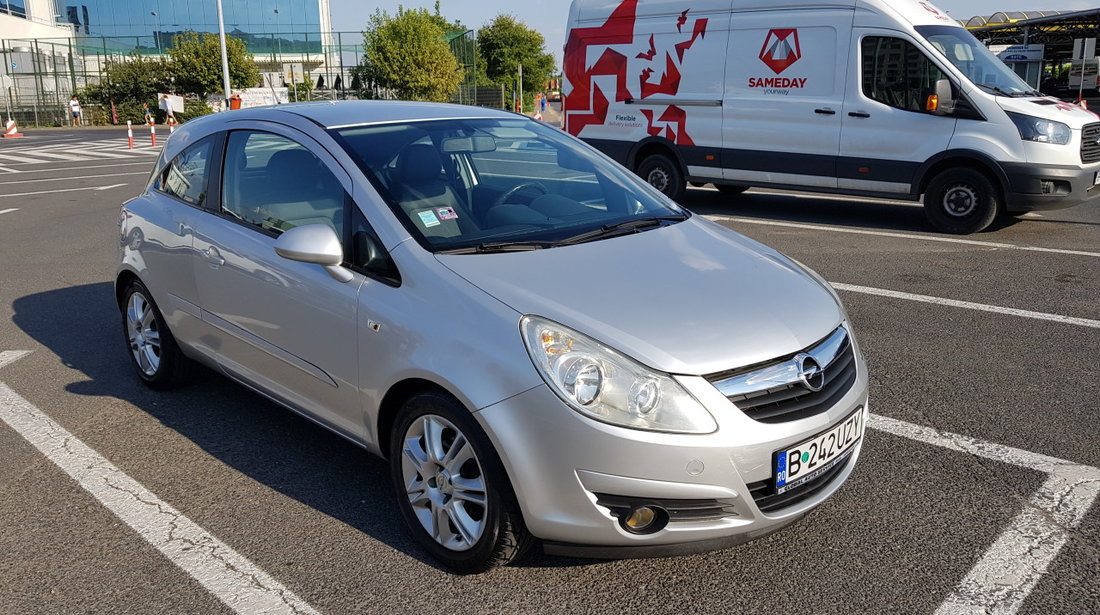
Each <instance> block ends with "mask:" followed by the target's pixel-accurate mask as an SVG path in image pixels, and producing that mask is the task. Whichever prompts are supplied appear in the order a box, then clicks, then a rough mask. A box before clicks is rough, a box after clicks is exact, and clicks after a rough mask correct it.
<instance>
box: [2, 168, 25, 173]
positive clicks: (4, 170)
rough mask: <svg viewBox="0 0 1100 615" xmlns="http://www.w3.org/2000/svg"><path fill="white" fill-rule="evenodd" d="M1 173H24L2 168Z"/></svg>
mask: <svg viewBox="0 0 1100 615" xmlns="http://www.w3.org/2000/svg"><path fill="white" fill-rule="evenodd" d="M0 172H3V173H22V171H20V170H18V169H12V168H9V167H0Z"/></svg>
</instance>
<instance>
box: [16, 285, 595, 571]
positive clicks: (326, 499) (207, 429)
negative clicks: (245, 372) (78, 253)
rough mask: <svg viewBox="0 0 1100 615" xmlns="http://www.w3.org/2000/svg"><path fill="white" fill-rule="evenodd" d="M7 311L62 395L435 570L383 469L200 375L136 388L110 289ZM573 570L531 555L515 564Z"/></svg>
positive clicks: (30, 299) (37, 297) (338, 441)
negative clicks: (54, 371)
mask: <svg viewBox="0 0 1100 615" xmlns="http://www.w3.org/2000/svg"><path fill="white" fill-rule="evenodd" d="M13 307H14V310H15V315H14V317H13V321H14V322H15V324H16V325H17V326H18V327H19V328H20V329H22V330H23V331H24V332H26V333H27V334H28V335H30V336H31V337H32V338H34V339H35V340H36V341H38V342H39V343H41V344H42V345H43V346H45V347H47V348H49V349H50V350H51V351H52V352H53V353H54V354H56V355H57V356H58V357H59V358H60V359H61V361H62V362H63V364H64V365H65V366H67V367H69V368H70V369H74V370H78V371H79V372H81V373H82V374H83V375H84V376H86V378H87V379H86V380H82V381H80V382H73V383H71V384H69V385H68V386H66V390H67V391H69V392H70V393H73V394H75V395H81V396H95V397H112V398H116V399H121V400H124V401H126V402H129V403H131V404H133V405H134V406H135V407H136V408H138V409H139V410H141V411H142V412H145V413H147V414H149V415H150V416H152V417H153V418H156V419H157V420H158V421H160V423H161V424H163V425H164V426H165V427H168V428H169V429H172V430H174V431H176V432H177V433H179V434H180V435H182V436H184V437H185V438H187V439H189V440H191V441H192V442H194V443H195V444H196V445H198V446H199V447H200V448H202V449H203V450H204V451H206V452H207V453H208V454H210V455H211V456H213V457H214V458H216V459H218V460H219V461H221V462H223V463H225V464H226V465H228V466H230V467H232V468H234V469H235V470H237V471H239V472H241V473H243V474H245V475H246V476H248V477H250V478H252V479H254V480H256V481H257V482H259V483H262V484H264V485H266V486H267V487H269V488H271V489H274V490H275V491H277V492H279V493H281V494H283V495H285V496H287V497H290V498H293V499H295V500H297V501H298V502H301V503H302V504H305V505H307V506H309V507H311V508H313V509H315V510H318V511H320V512H322V513H324V514H327V515H329V516H331V517H333V518H335V519H338V520H340V521H341V522H343V523H346V524H347V525H349V526H351V527H353V528H356V529H357V530H359V531H361V532H363V533H365V534H367V535H369V536H371V537H373V538H375V539H376V540H378V541H379V542H382V543H384V544H386V545H388V546H390V547H392V548H393V549H396V550H398V551H401V552H402V553H404V554H406V555H408V556H409V557H412V558H414V559H416V560H418V561H420V562H422V563H424V564H426V565H429V566H432V567H435V568H437V569H440V570H443V569H442V568H440V567H439V566H438V565H437V564H436V562H435V560H433V559H432V558H431V557H430V556H429V555H428V554H427V552H425V551H423V550H421V549H420V547H419V546H418V545H417V544H416V542H415V541H414V540H413V539H412V538H411V536H410V534H409V530H408V528H407V527H406V526H405V523H404V521H403V520H402V517H401V516H400V513H399V511H398V509H397V505H396V502H395V501H394V497H393V489H392V486H391V485H390V479H389V466H388V465H387V463H386V462H385V461H384V460H382V459H379V458H377V457H374V456H373V455H370V454H368V453H367V452H366V451H364V450H363V449H362V448H360V447H358V446H356V445H354V444H352V443H350V442H348V441H347V440H345V439H343V438H341V437H339V436H337V435H335V434H333V433H331V432H329V431H327V430H325V429H323V428H321V427H319V426H317V425H315V424H314V423H312V422H310V421H308V420H306V419H304V418H302V417H300V416H298V415H296V414H294V413H293V412H290V411H288V410H285V409H283V408H281V407H279V406H277V405H275V404H273V403H271V402H269V401H267V400H266V399H264V398H261V397H260V396H258V395H255V394H253V393H251V392H250V391H248V390H246V389H245V388H244V387H241V386H239V385H237V384H235V383H233V382H231V381H230V380H228V379H226V378H224V377H222V376H220V375H219V374H216V373H214V372H212V371H210V370H207V369H205V368H198V370H197V371H198V373H197V374H196V377H195V378H194V379H193V382H192V383H191V384H189V385H187V386H184V387H182V388H180V389H176V390H173V391H169V392H157V391H152V390H150V389H148V388H147V387H145V385H143V384H142V383H141V382H140V380H139V379H138V378H137V376H136V375H134V374H133V372H132V369H131V366H130V362H129V357H128V356H127V354H126V353H127V349H126V346H125V343H124V342H123V340H122V336H121V333H120V328H121V320H120V316H119V313H118V310H117V308H116V307H115V299H114V287H113V285H112V284H110V283H106V282H104V283H99V284H88V285H84V286H74V287H70V288H63V289H59V290H53V291H49V292H44V293H39V294H34V295H28V296H25V297H21V298H19V299H16V300H15V302H14V303H13ZM59 323H65V325H64V326H59ZM365 502H366V503H369V504H364V503H365ZM536 551H537V552H536ZM574 563H575V562H574V561H573V560H570V559H568V558H559V557H551V556H545V555H543V554H542V553H541V550H533V552H532V553H531V554H529V555H528V556H527V557H525V558H524V559H523V560H522V561H520V562H517V565H519V566H535V567H558V566H567V565H573V564H574Z"/></svg>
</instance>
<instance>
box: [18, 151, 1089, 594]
mask: <svg viewBox="0 0 1100 615" xmlns="http://www.w3.org/2000/svg"><path fill="white" fill-rule="evenodd" d="M156 153H157V151H156V150H155V149H154V148H152V147H151V146H150V145H149V144H148V143H147V142H144V143H141V144H139V146H138V149H137V150H134V151H131V150H128V149H127V147H126V138H125V133H124V131H123V132H115V131H90V130H89V131H77V130H73V131H57V132H43V133H38V134H37V135H35V134H31V135H28V137H27V138H25V139H22V140H18V141H14V142H11V141H5V142H3V143H0V418H2V419H3V420H2V421H0V460H2V463H0V524H2V526H3V527H4V528H5V529H4V531H3V532H0V553H3V554H4V556H3V557H0V613H93V612H95V613H104V612H110V613H151V612H158V613H218V612H227V613H228V612H234V611H236V612H241V613H249V612H261V611H263V612H320V613H394V612H411V611H416V612H449V613H605V612H609V611H616V612H632V613H681V612H682V613H736V612H762V611H769V612H802V613H882V612H899V613H933V612H937V611H938V612H941V613H956V612H958V613H964V612H965V613H985V612H1004V613H1012V612H1020V613H1086V612H1095V610H1096V605H1097V604H1100V505H1096V504H1095V499H1096V494H1097V492H1098V491H1100V470H1096V466H1100V459H1098V455H1097V453H1096V446H1097V442H1100V426H1098V425H1100V423H1098V421H1097V419H1096V416H1097V410H1098V406H1100V378H1098V376H1100V371H1098V369H1097V359H1096V354H1097V349H1100V301H1098V300H1097V298H1098V297H1100V204H1096V203H1095V202H1094V203H1090V204H1086V205H1084V206H1082V207H1078V208H1075V209H1069V210H1063V211H1054V212H1044V213H1041V214H1030V215H1027V216H1024V217H1022V218H1020V219H1009V220H1008V221H1002V222H999V223H997V224H995V225H994V227H993V228H992V229H990V230H989V231H987V232H983V233H980V234H977V235H972V236H967V237H955V236H946V235H939V234H935V233H933V232H931V231H930V230H929V227H928V226H927V224H926V223H925V221H924V217H923V213H922V211H921V209H920V208H919V207H918V206H915V205H914V204H911V203H891V202H883V201H873V200H861V199H853V198H848V197H843V198H841V197H829V196H820V195H808V194H794V193H781V192H775V191H757V190H754V191H750V192H748V193H746V194H745V195H742V196H739V197H732V198H731V197H728V196H724V195H720V194H719V193H718V192H716V191H714V190H713V189H710V188H709V187H708V188H696V189H691V190H689V191H688V194H687V196H686V198H685V205H686V206H687V207H689V208H690V209H692V210H693V211H695V212H696V213H699V214H702V215H706V216H708V217H711V218H712V219H714V220H716V221H718V222H719V223H721V224H723V225H725V226H728V227H730V228H732V229H734V230H736V231H738V232H740V233H743V234H745V235H748V236H750V237H752V238H754V239H756V240H759V241H761V242H763V243H766V244H768V245H771V246H773V247H775V248H777V249H779V250H781V251H783V252H784V253H786V254H788V255H789V256H791V257H793V258H795V259H797V260H799V261H801V262H803V263H805V264H806V265H808V266H810V267H812V268H813V269H815V270H816V271H818V272H819V273H821V274H822V276H824V277H825V278H826V279H827V280H829V281H830V282H832V283H834V284H835V285H836V286H837V287H838V288H839V289H841V291H840V292H841V295H842V298H843V300H844V302H845V304H846V307H847V309H848V312H849V315H850V317H851V320H852V323H853V325H854V328H855V330H856V331H857V334H858V336H859V339H860V342H861V345H862V347H863V349H864V351H865V353H866V355H867V360H868V364H869V369H870V375H871V411H872V413H873V415H874V420H873V421H872V423H871V429H869V430H868V432H867V436H866V445H865V447H864V450H863V453H862V457H861V459H860V463H859V464H858V465H857V467H856V470H855V473H854V474H853V475H852V478H851V480H850V481H849V482H848V483H847V484H846V485H845V486H844V488H843V489H841V490H840V492H839V493H838V494H837V495H836V496H835V497H834V498H832V499H831V500H829V501H828V502H827V503H826V504H824V505H823V506H822V507H820V508H819V509H817V510H816V511H815V512H813V513H812V514H810V515H809V516H808V517H806V518H805V519H804V520H803V521H802V522H800V523H797V524H795V525H793V526H791V527H790V528H788V529H786V530H784V531H782V532H779V533H777V534H774V535H772V536H769V537H767V538H764V539H762V540H758V541H756V542H753V543H749V544H746V545H743V546H740V547H737V548H734V549H729V550H725V551H718V552H714V553H708V554H702V555H695V556H687V557H679V558H666V559H652V560H622V561H595V560H578V559H565V558H557V557H548V556H545V555H542V554H541V553H533V554H531V555H529V556H528V557H527V558H525V559H524V560H522V561H520V562H518V563H517V564H516V565H513V566H510V567H507V568H503V569H499V570H495V571H493V572H491V573H489V574H486V575H480V576H471V577H456V576H453V575H450V574H448V573H446V572H444V571H442V570H440V569H438V568H437V567H436V566H435V565H434V564H433V563H432V562H431V560H430V559H429V558H428V556H427V554H425V553H423V552H422V551H420V550H419V549H418V548H417V547H416V546H415V544H414V543H413V542H412V541H411V540H410V539H409V537H408V534H407V530H406V529H405V527H404V526H403V525H402V521H401V519H400V517H399V515H398V510H397V508H396V506H395V503H394V501H393V497H392V495H391V490H390V485H389V480H388V476H387V466H386V465H385V463H384V462H383V461H381V460H378V459H375V458H372V457H370V456H368V455H367V454H366V453H364V452H362V451H361V450H360V449H358V448H356V447H355V446H353V445H351V444H349V443H347V442H345V441H344V440H342V439H340V438H339V437H337V436H335V435H332V434H330V433H328V432H326V431H324V430H322V429H320V428H318V427H316V426H314V425H313V424H311V423H309V422H307V421H305V420H303V419H301V418H298V417H297V416H295V415H293V414H291V413H290V412H287V411H285V410H283V409H281V408H279V407H277V406H275V405H273V404H271V403H268V402H267V401H265V400H263V399H261V398H259V397H257V396H255V395H253V394H251V393H250V392H248V391H246V390H245V389H243V388H241V387H239V386H237V385H235V384H232V383H230V382H229V381H227V380H225V379H223V378H221V377H220V376H217V375H214V374H213V373H211V372H203V373H202V374H201V375H200V377H199V378H197V380H196V382H195V383H194V384H192V385H190V386H188V387H186V388H183V389H181V390H178V391H173V392H171V393H168V394H160V393H154V392H152V391H149V390H147V389H146V388H145V387H143V386H142V385H141V384H140V383H139V382H138V381H137V379H136V378H135V377H134V376H133V375H132V373H131V369H130V365H129V363H128V358H127V355H126V348H125V346H124V343H123V341H122V336H121V334H120V327H121V324H120V318H119V314H118V311H117V308H116V307H115V305H114V303H113V294H112V293H113V291H112V279H113V274H114V266H115V256H116V245H117V226H116V225H117V217H118V208H119V205H120V203H121V202H122V201H123V200H125V199H126V198H129V197H131V196H133V195H135V194H137V193H138V192H139V191H140V190H141V189H142V187H143V186H144V184H145V181H146V179H147V177H148V171H149V169H150V167H151V164H152V161H153V159H154V157H155V156H156ZM683 309H684V312H685V314H689V313H690V311H691V300H690V298H685V300H684V307H683ZM675 321H676V317H675V315H671V316H670V319H669V326H675ZM730 343H731V344H735V343H736V340H731V341H730ZM215 569H216V570H215ZM219 571H220V572H219ZM219 575H220V576H219Z"/></svg>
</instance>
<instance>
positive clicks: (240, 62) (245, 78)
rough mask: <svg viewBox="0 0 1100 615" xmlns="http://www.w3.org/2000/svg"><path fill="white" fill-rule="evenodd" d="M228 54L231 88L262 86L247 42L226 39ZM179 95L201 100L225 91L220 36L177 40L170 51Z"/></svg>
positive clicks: (191, 35)
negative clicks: (182, 94)
mask: <svg viewBox="0 0 1100 615" xmlns="http://www.w3.org/2000/svg"><path fill="white" fill-rule="evenodd" d="M225 52H226V56H227V58H228V60H229V84H230V86H231V87H234V88H251V87H255V86H256V85H258V84H259V82H260V69H258V68H257V67H256V62H255V60H253V59H252V54H250V53H248V50H247V49H246V48H245V45H244V42H243V41H241V40H240V39H236V38H233V37H231V36H227V37H225ZM168 56H169V57H170V58H171V64H172V72H173V75H174V77H175V86H176V90H177V91H178V92H182V93H187V94H194V95H196V96H199V97H200V98H206V97H207V95H209V94H212V93H215V92H220V91H222V87H223V85H222V59H221V57H222V56H221V45H220V43H219V42H218V35H217V34H210V33H206V32H204V33H202V34H199V33H197V32H184V33H183V34H180V35H177V36H175V37H174V38H173V43H172V47H171V48H170V49H169V50H168Z"/></svg>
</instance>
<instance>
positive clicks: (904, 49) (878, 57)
mask: <svg viewBox="0 0 1100 615" xmlns="http://www.w3.org/2000/svg"><path fill="white" fill-rule="evenodd" d="M862 52H863V94H864V96H866V97H867V98H870V99H871V100H876V101H878V102H880V103H883V104H885V105H890V106H891V107H896V108H898V109H903V110H905V111H915V112H923V111H924V110H925V101H926V100H927V98H928V96H929V95H931V94H935V93H936V82H937V81H939V80H940V79H947V78H948V77H947V75H946V74H945V73H944V72H943V71H942V70H940V69H939V67H938V66H936V65H935V64H934V63H933V62H932V60H930V59H928V56H926V55H924V53H923V52H922V51H921V50H920V49H918V48H917V47H916V45H913V44H912V43H910V42H909V41H906V40H904V39H900V38H894V37H890V36H868V37H867V38H864V39H863V45H862Z"/></svg>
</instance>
